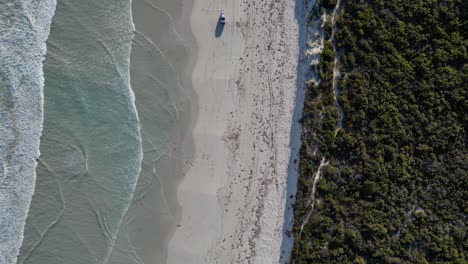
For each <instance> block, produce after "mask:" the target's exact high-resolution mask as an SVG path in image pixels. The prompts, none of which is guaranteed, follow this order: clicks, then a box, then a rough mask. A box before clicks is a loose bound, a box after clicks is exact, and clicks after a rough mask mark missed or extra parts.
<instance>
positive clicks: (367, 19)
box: [293, 0, 468, 264]
mask: <svg viewBox="0 0 468 264" xmlns="http://www.w3.org/2000/svg"><path fill="white" fill-rule="evenodd" d="M335 3H336V1H334V0H328V1H323V2H322V5H323V6H324V7H325V8H326V9H328V12H330V9H332V8H333V7H334V5H335ZM314 12H315V13H318V12H317V9H314ZM313 16H316V14H314V15H313ZM467 16H468V1H465V0H439V1H434V0H412V1H406V0H367V1H363V0H342V2H341V8H340V12H339V19H338V24H337V29H338V30H337V32H336V35H335V37H336V45H337V48H338V52H339V54H340V70H341V75H340V81H339V89H340V91H341V94H340V98H339V102H340V105H341V106H342V107H343V109H344V123H343V128H342V129H341V130H340V131H339V132H338V134H337V136H336V137H335V135H334V128H335V127H336V122H337V115H338V113H337V109H336V107H334V105H333V91H332V87H331V85H332V84H331V83H332V76H333V74H332V67H333V66H332V64H333V57H334V53H333V49H332V46H331V42H330V41H329V40H328V41H327V42H326V45H325V49H324V52H323V54H322V57H321V62H320V65H319V66H318V68H317V69H315V70H316V71H317V72H318V73H319V76H320V79H321V83H320V84H318V85H316V84H314V83H312V82H311V83H308V85H307V91H306V92H307V93H306V101H305V104H304V114H303V119H302V124H303V133H302V140H303V146H302V149H301V153H300V155H301V158H300V163H299V169H300V177H299V182H298V192H297V195H296V204H295V208H294V209H295V219H296V221H295V222H296V224H295V230H294V233H295V236H296V241H295V246H294V253H293V258H294V260H295V263H296V264H300V263H468V260H467V255H466V252H467V250H468V239H467V234H466V233H467V223H466V222H467V213H468V201H467V197H468V149H467V146H466V143H467V136H466V132H467V124H468V100H467V94H468V86H467V84H468V63H467V58H468V55H467V47H468V41H467V40H466V36H467V32H468V19H467ZM327 27H329V26H327ZM328 30H329V29H328ZM329 35H330V34H328V33H327V35H326V36H327V37H328V38H329ZM316 146H318V147H319V148H318V151H317V153H314V150H315V149H316ZM323 156H325V157H327V160H329V165H328V166H326V167H325V168H324V169H323V175H322V178H321V180H320V181H319V183H318V186H317V193H316V198H317V202H316V206H315V210H314V211H313V213H312V215H311V217H310V219H309V221H308V222H307V224H306V225H305V226H304V230H303V232H302V233H301V235H300V236H299V226H300V225H301V224H302V222H303V220H304V216H305V214H306V213H307V211H308V209H309V203H308V201H309V198H310V193H311V186H312V182H313V178H314V174H315V172H316V170H317V167H318V165H319V162H320V160H321V158H322V157H323Z"/></svg>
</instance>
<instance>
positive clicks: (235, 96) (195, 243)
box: [167, 0, 299, 264]
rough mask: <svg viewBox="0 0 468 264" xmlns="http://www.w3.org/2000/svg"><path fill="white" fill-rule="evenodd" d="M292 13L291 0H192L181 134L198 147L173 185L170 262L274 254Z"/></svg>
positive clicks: (268, 258)
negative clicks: (192, 53) (189, 97)
mask: <svg viewBox="0 0 468 264" xmlns="http://www.w3.org/2000/svg"><path fill="white" fill-rule="evenodd" d="M220 10H225V13H226V24H225V25H224V26H222V25H221V24H219V23H218V19H219V14H220ZM294 10H295V1H292V0H268V1H265V0H243V1H227V0H222V1H209V0H194V5H193V9H192V14H191V26H192V31H193V35H194V36H195V38H196V41H197V44H198V56H197V61H196V63H195V68H194V71H193V73H192V85H193V88H194V90H195V93H196V95H197V98H198V100H197V105H198V111H193V119H192V123H193V124H192V125H193V128H192V132H193V134H192V135H191V137H190V136H189V137H188V138H187V139H186V141H187V142H188V143H187V144H189V145H191V144H192V140H193V143H194V145H195V152H194V156H193V157H192V158H191V160H190V161H188V165H189V166H188V167H187V168H186V170H185V176H184V178H183V180H182V182H181V184H180V185H179V188H178V192H177V197H178V201H179V203H180V205H181V208H182V212H181V219H180V222H179V223H178V225H177V229H176V231H175V233H174V234H173V236H172V238H171V240H170V242H169V246H168V247H169V249H168V258H167V263H170V264H178V263H277V262H278V261H279V259H280V253H281V249H280V246H281V242H282V238H283V224H284V215H285V204H286V201H287V200H288V199H290V197H286V195H287V177H288V164H289V157H290V153H291V147H290V146H291V145H290V142H291V138H290V133H291V126H292V125H291V124H292V118H293V112H294V106H295V96H296V81H297V77H296V75H297V73H296V69H297V60H298V50H299V48H298V44H297V40H298V25H297V21H296V18H295V14H294ZM184 144H185V143H184Z"/></svg>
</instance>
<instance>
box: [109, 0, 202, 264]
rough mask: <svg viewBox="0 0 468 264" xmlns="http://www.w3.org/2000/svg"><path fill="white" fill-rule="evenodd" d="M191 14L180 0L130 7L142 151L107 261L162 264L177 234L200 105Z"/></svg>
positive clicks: (143, 2) (149, 0)
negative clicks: (132, 190)
mask: <svg viewBox="0 0 468 264" xmlns="http://www.w3.org/2000/svg"><path fill="white" fill-rule="evenodd" d="M191 9H192V1H185V0H179V1H160V0H139V1H133V3H132V15H133V17H134V20H133V22H134V25H135V39H134V43H133V44H132V55H131V72H132V74H131V81H132V87H133V88H134V90H135V91H134V92H135V94H136V104H137V109H138V112H139V114H140V115H141V122H140V126H141V131H142V138H143V148H144V150H145V151H144V158H143V162H142V173H141V175H140V180H139V182H138V186H137V190H136V191H135V198H134V200H133V201H132V205H131V207H130V208H129V210H128V213H127V215H126V216H125V218H124V221H123V222H122V225H121V229H120V231H119V234H118V239H117V242H118V243H116V246H115V247H114V250H113V252H112V256H111V259H110V260H111V262H112V263H116V264H119V263H122V264H124V263H129V262H135V261H136V262H139V263H158V264H159V263H165V262H166V258H167V254H166V253H167V245H168V241H169V239H170V237H171V236H172V234H173V233H174V231H175V229H176V228H177V222H178V221H179V218H180V214H181V209H180V207H179V204H178V202H177V197H176V190H177V188H178V185H179V183H180V181H181V180H182V177H183V176H182V175H183V171H184V168H185V166H187V163H188V162H187V160H190V157H191V156H192V154H193V144H192V143H190V141H191V140H190V138H189V137H187V133H188V132H189V131H190V127H191V126H192V123H193V121H192V119H193V111H194V109H195V110H196V107H197V106H196V105H197V104H196V100H194V98H195V96H194V91H193V89H192V87H191V73H192V69H193V65H194V63H195V60H196V56H197V47H196V43H195V40H194V37H193V35H192V31H191V29H190V28H189V27H188V26H187V25H189V21H188V15H187V14H189V13H190V11H191ZM155 25H156V26H155ZM195 99H196V98H195ZM182 140H184V141H185V143H184V147H183V148H182V143H181V142H182ZM182 149H183V151H182ZM141 227H145V228H141Z"/></svg>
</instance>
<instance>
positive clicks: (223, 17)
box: [219, 10, 226, 24]
mask: <svg viewBox="0 0 468 264" xmlns="http://www.w3.org/2000/svg"><path fill="white" fill-rule="evenodd" d="M219 17H220V19H221V24H224V23H226V16H225V15H224V10H221V15H220V16H219Z"/></svg>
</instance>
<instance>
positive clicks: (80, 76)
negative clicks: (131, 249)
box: [18, 0, 142, 264]
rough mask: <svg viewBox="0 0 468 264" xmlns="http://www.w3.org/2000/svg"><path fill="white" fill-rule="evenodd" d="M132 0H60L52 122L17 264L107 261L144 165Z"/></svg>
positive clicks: (49, 93) (51, 67)
mask: <svg viewBox="0 0 468 264" xmlns="http://www.w3.org/2000/svg"><path fill="white" fill-rule="evenodd" d="M130 11H131V9H130V1H129V0H99V1H96V0H80V1H68V0H59V1H58V2H57V9H56V13H55V17H54V19H53V22H52V27H51V31H50V36H49V39H48V42H47V56H46V60H45V62H44V78H45V85H44V124H43V126H44V128H43V134H42V137H41V141H40V152H41V156H40V158H39V161H38V167H37V169H36V173H37V181H36V189H35V194H34V196H33V199H32V203H31V208H30V211H29V215H28V219H27V221H26V227H25V232H24V241H23V245H22V248H21V254H20V257H19V261H18V263H32V264H42V263H44V264H46V263H47V264H53V263H57V264H58V263H60V264H63V263H67V264H73V263H80V264H81V263H105V261H106V260H107V258H108V257H109V254H110V252H111V249H112V246H113V244H114V239H115V237H116V235H117V232H118V229H119V225H120V223H121V220H122V217H123V215H124V214H125V212H126V210H127V208H128V206H129V203H130V201H131V199H132V196H133V191H134V188H135V185H136V182H137V177H138V174H139V171H140V162H141V156H142V152H141V139H140V131H139V123H138V118H137V113H136V110H135V106H134V103H133V95H132V93H131V90H130V84H129V56H130V45H131V41H132V38H133V32H132V31H133V24H132V20H131V13H130Z"/></svg>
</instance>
